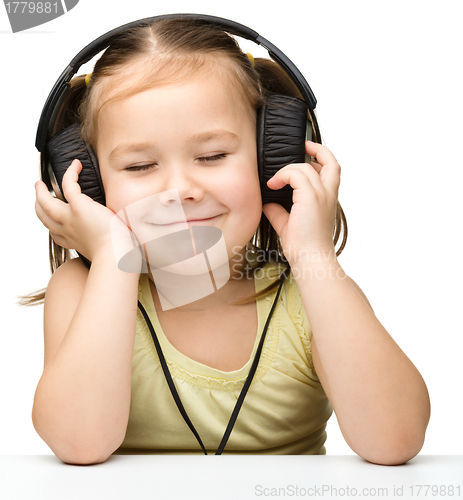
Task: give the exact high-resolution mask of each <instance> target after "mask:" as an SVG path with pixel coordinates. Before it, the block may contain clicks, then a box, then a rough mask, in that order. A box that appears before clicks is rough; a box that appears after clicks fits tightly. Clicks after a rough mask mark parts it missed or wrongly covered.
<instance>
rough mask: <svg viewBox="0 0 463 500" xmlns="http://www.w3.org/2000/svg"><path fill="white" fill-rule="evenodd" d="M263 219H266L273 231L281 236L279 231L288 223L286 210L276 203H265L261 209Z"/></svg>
mask: <svg viewBox="0 0 463 500" xmlns="http://www.w3.org/2000/svg"><path fill="white" fill-rule="evenodd" d="M262 211H263V212H264V215H265V217H267V219H268V221H269V222H270V224H271V225H272V226H273V229H275V231H276V232H277V234H278V235H279V236H281V231H282V229H283V228H284V226H285V225H286V224H287V223H288V219H289V214H288V212H287V211H286V209H285V208H284V207H283V206H281V205H279V204H278V203H265V205H263V207H262Z"/></svg>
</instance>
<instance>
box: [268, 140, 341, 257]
mask: <svg viewBox="0 0 463 500" xmlns="http://www.w3.org/2000/svg"><path fill="white" fill-rule="evenodd" d="M305 151H306V154H308V155H310V156H313V157H315V158H316V160H317V161H312V162H311V163H310V164H309V163H295V164H290V165H287V166H286V167H283V168H282V169H281V170H279V171H278V172H277V173H276V174H275V175H274V176H273V177H272V178H271V179H269V181H268V182H267V186H268V187H269V188H270V189H281V188H282V187H284V186H285V185H286V184H290V185H291V187H292V188H293V189H294V191H293V206H292V207H291V213H290V214H288V212H287V211H286V210H285V208H284V207H282V206H281V205H279V204H278V203H266V204H265V205H264V206H263V212H264V214H265V216H266V217H267V219H268V220H269V222H270V224H272V226H273V228H274V229H275V231H276V232H277V233H278V235H279V236H280V238H281V242H282V246H283V252H284V254H285V258H286V259H287V260H288V262H289V264H290V265H294V264H296V263H297V262H299V261H301V260H303V259H304V258H305V257H307V256H309V255H313V254H314V253H316V252H333V256H334V255H335V251H334V244H333V232H334V224H335V218H336V207H337V199H338V189H339V184H340V172H341V167H340V166H339V164H338V162H337V161H336V158H335V157H334V155H333V154H332V153H331V151H329V149H328V148H326V147H325V146H323V145H321V144H318V143H315V142H312V141H306V143H305Z"/></svg>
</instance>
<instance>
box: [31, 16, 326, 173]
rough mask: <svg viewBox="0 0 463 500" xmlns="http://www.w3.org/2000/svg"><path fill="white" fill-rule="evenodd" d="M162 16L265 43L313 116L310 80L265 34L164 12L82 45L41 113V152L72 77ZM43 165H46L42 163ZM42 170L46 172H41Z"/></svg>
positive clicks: (38, 145) (222, 21) (228, 23)
mask: <svg viewBox="0 0 463 500" xmlns="http://www.w3.org/2000/svg"><path fill="white" fill-rule="evenodd" d="M161 19H186V20H194V21H199V22H203V23H204V24H215V25H217V26H219V27H222V28H224V30H226V31H227V32H229V33H231V34H233V35H238V36H241V37H242V38H245V39H247V40H251V41H253V42H255V43H257V44H258V45H261V46H263V47H264V48H265V49H266V50H267V51H268V53H269V55H270V57H271V58H272V59H274V60H275V61H276V62H277V63H278V64H279V65H280V66H281V67H282V68H283V69H284V70H285V71H286V73H288V75H289V76H290V77H291V79H292V80H293V82H294V83H295V85H296V86H297V88H298V89H299V91H300V92H301V94H302V96H303V97H304V100H305V102H306V104H307V106H308V108H309V112H310V114H311V116H312V117H314V115H313V110H314V109H315V106H316V104H317V100H316V99H315V95H314V93H313V92H312V89H311V88H310V86H309V84H308V83H307V81H306V80H305V78H304V77H303V75H302V74H301V72H300V71H299V70H298V69H297V68H296V66H295V65H294V63H293V62H291V60H290V59H289V58H288V57H286V56H285V54H283V52H281V50H279V49H278V48H277V47H275V46H274V45H273V44H272V43H270V42H269V41H268V40H266V39H265V38H263V37H261V36H260V35H259V34H258V33H257V32H256V31H254V30H252V29H250V28H248V27H246V26H244V25H242V24H239V23H236V22H234V21H230V20H228V19H224V18H221V17H215V16H208V15H202V14H167V15H162V16H154V17H147V18H144V19H140V20H138V21H133V22H130V23H127V24H124V25H122V26H120V27H119V28H115V29H113V30H111V31H108V32H107V33H105V34H104V35H102V36H100V37H99V38H97V39H96V40H94V41H93V42H91V43H90V44H88V45H87V46H86V47H85V48H84V49H82V50H81V51H80V52H79V53H78V54H77V55H76V56H75V57H74V58H73V59H72V61H71V62H70V63H69V66H67V68H66V69H65V70H64V71H63V73H62V74H61V76H60V77H59V78H58V80H57V81H56V83H55V85H54V86H53V88H52V90H51V92H50V94H49V96H48V98H47V100H46V102H45V105H44V107H43V110H42V114H41V115H40V120H39V125H38V128H37V136H36V141H35V147H36V148H37V149H38V150H39V151H40V152H41V153H45V151H46V143H47V137H50V136H51V129H52V127H53V122H54V120H53V119H52V118H53V117H54V115H55V114H56V112H57V111H58V109H59V106H60V104H61V102H62V100H63V98H64V96H65V95H66V92H67V90H68V83H69V82H70V81H71V79H72V77H73V76H74V75H75V74H76V73H77V71H78V70H79V68H80V67H81V66H82V64H85V63H86V62H88V61H90V59H92V58H93V57H95V56H96V55H97V54H98V53H99V52H100V51H102V50H104V49H106V48H107V47H109V46H110V45H111V42H112V41H113V40H114V39H115V38H117V37H118V36H119V35H120V34H121V33H122V32H124V31H125V30H127V29H130V28H135V27H138V26H143V25H145V24H151V23H153V22H155V21H158V20H161ZM42 168H44V167H43V165H42ZM42 174H43V172H42Z"/></svg>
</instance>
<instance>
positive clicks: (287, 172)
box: [267, 163, 325, 194]
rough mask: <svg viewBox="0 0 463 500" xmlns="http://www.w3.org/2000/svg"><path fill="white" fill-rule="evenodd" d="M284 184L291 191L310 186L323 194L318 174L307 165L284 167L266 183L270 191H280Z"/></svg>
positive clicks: (295, 164)
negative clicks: (288, 186) (289, 187)
mask: <svg viewBox="0 0 463 500" xmlns="http://www.w3.org/2000/svg"><path fill="white" fill-rule="evenodd" d="M308 183H309V184H308ZM286 184H289V185H290V186H291V187H292V188H293V189H299V188H300V189H306V188H307V187H308V185H310V186H311V187H312V189H315V190H316V191H317V192H319V193H320V194H322V193H324V192H325V188H324V187H323V185H322V182H321V180H320V176H319V174H318V173H317V172H316V170H315V169H314V167H312V166H311V165H309V164H308V163H291V164H290V165H286V167H283V168H282V169H280V170H279V171H278V172H277V173H276V174H275V175H274V176H273V177H272V178H271V179H269V181H268V182H267V186H268V187H269V188H271V189H281V188H282V187H284V186H285V185H286Z"/></svg>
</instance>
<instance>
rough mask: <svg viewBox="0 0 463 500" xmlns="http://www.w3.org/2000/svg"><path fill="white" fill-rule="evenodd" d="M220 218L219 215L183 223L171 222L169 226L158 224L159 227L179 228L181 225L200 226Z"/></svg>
mask: <svg viewBox="0 0 463 500" xmlns="http://www.w3.org/2000/svg"><path fill="white" fill-rule="evenodd" d="M217 217H219V215H215V216H214V217H209V218H208V219H191V220H187V221H181V222H171V223H169V224H156V225H157V226H179V225H180V224H185V223H187V224H191V225H198V224H204V223H208V222H210V221H212V220H214V219H216V218H217Z"/></svg>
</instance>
